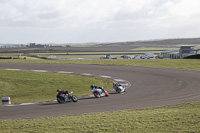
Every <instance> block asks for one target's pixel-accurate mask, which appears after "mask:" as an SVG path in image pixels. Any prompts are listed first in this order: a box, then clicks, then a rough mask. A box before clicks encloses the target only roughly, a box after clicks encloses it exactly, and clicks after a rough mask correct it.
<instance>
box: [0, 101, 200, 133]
mask: <svg viewBox="0 0 200 133" xmlns="http://www.w3.org/2000/svg"><path fill="white" fill-rule="evenodd" d="M199 107H200V103H191V104H182V105H177V106H168V107H156V108H149V109H140V110H128V111H115V112H104V113H96V114H85V115H77V116H62V117H48V118H37V119H19V120H4V121H0V131H1V132H2V133H4V132H15V133H16V132H19V133H20V132H32V133H40V132H48V133H49V132H50V133H55V132H67V133H71V132H74V133H79V132H87V133H90V132H91V133H92V132H98V133H102V132H113V133H116V132H126V133H132V132H133V133H138V132H150V133H155V132H159V133H160V132H162V133H172V132H178V133H179V132H184V133H185V132H188V133H190V132H191V133H194V132H196V133H199V132H200V121H199V120H200V109H199ZM8 125H9V126H8Z"/></svg>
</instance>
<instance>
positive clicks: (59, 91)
mask: <svg viewBox="0 0 200 133" xmlns="http://www.w3.org/2000/svg"><path fill="white" fill-rule="evenodd" d="M56 92H57V94H58V93H62V94H67V95H68V94H69V93H68V91H62V90H61V89H58V90H57V91H56Z"/></svg>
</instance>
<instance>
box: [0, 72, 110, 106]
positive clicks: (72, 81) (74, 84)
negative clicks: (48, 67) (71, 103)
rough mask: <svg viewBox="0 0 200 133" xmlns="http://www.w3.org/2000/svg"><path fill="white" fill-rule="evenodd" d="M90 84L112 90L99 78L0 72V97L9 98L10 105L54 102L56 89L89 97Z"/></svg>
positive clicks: (106, 82) (105, 81)
mask: <svg viewBox="0 0 200 133" xmlns="http://www.w3.org/2000/svg"><path fill="white" fill-rule="evenodd" d="M91 84H95V85H97V86H104V87H105V89H107V90H111V89H112V81H111V80H109V79H105V78H100V77H93V76H81V75H73V74H59V73H49V72H43V73H42V72H31V71H8V70H0V97H11V102H12V104H17V103H29V102H43V101H50V100H55V99H56V98H55V96H56V90H57V89H62V90H66V89H67V90H68V91H73V92H74V95H76V96H84V95H89V94H91V90H90V85H91ZM80 86H81V87H80Z"/></svg>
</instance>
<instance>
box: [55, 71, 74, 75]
mask: <svg viewBox="0 0 200 133" xmlns="http://www.w3.org/2000/svg"><path fill="white" fill-rule="evenodd" d="M57 73H68V74H71V73H74V72H65V71H58V72H57Z"/></svg>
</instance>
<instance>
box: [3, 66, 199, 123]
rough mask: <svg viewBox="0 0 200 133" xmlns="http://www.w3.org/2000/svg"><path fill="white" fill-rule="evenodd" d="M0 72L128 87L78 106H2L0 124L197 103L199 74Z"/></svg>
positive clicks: (102, 69)
mask: <svg viewBox="0 0 200 133" xmlns="http://www.w3.org/2000/svg"><path fill="white" fill-rule="evenodd" d="M0 69H23V70H47V71H65V72H77V73H90V74H95V75H106V76H111V77H115V78H120V79H124V80H126V81H128V82H129V83H130V84H131V87H130V88H129V89H127V92H125V93H123V94H111V95H110V96H109V97H103V98H98V99H97V98H85V99H82V100H79V101H78V102H77V103H73V102H70V103H66V104H58V103H57V102H56V101H52V102H44V103H37V104H29V105H26V104H24V105H13V106H4V105H2V106H0V120H8V119H26V118H39V117H49V116H64V115H80V114H87V113H97V112H106V111H117V110H128V109H141V108H148V107H157V106H167V105H176V104H181V103H189V102H196V101H200V91H199V90H200V82H199V81H200V72H199V71H192V70H181V69H169V68H168V69H166V68H148V67H132V66H106V65H77V64H76V65H75V64H25V63H23V64H20V63H19V64H18V63H0ZM88 89H90V87H88ZM11 100H12V99H11Z"/></svg>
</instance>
